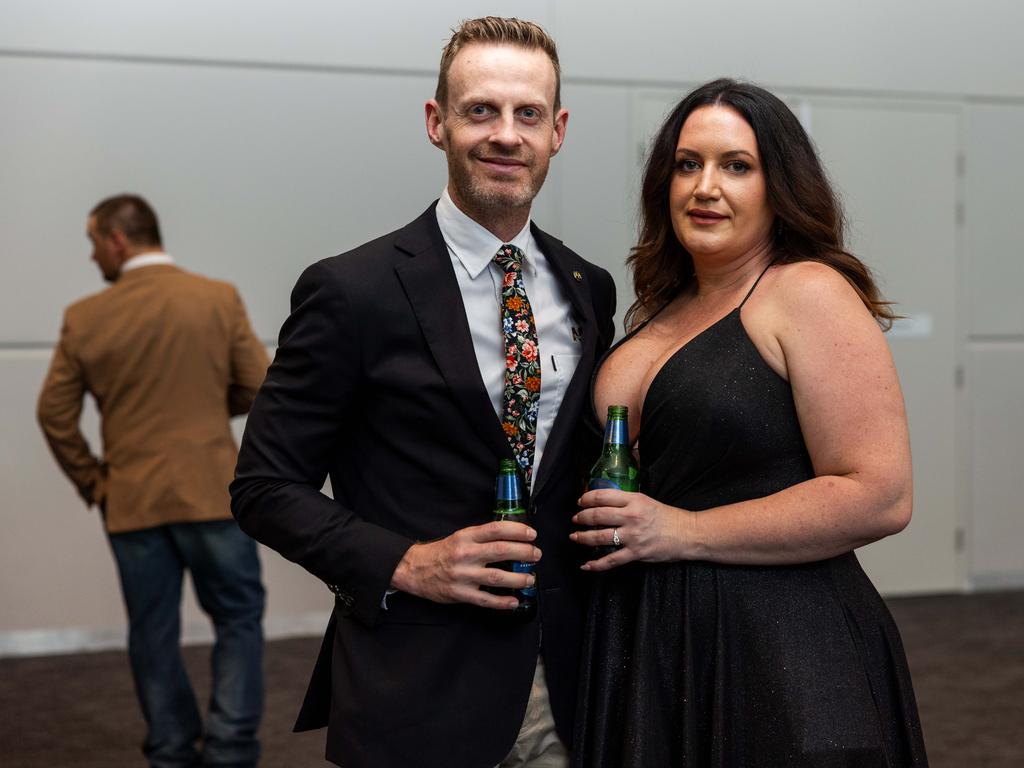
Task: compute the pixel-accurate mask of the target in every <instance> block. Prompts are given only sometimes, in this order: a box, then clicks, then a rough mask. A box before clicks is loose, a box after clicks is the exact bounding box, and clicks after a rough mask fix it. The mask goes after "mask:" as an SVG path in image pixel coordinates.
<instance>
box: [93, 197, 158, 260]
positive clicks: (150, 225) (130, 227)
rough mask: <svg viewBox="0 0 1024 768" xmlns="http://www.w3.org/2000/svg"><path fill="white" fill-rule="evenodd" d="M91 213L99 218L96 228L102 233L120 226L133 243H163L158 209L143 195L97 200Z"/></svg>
mask: <svg viewBox="0 0 1024 768" xmlns="http://www.w3.org/2000/svg"><path fill="white" fill-rule="evenodd" d="M89 215H90V216H91V217H93V218H94V219H95V221H96V231H97V232H99V233H100V234H101V235H109V234H110V233H111V232H112V231H113V230H115V229H116V230H118V231H119V232H122V233H123V234H124V236H125V237H126V238H127V239H128V242H129V243H131V244H132V245H137V246H149V245H151V246H156V247H160V246H162V243H161V240H160V224H159V222H158V221H157V219H156V212H155V211H154V210H153V208H152V206H151V205H150V204H149V203H147V202H146V201H145V200H144V199H143V198H142V197H140V196H139V195H129V194H125V195H115V196H114V197H108V198H107V199H106V200H101V201H100V202H99V203H97V204H96V207H95V208H93V209H92V211H90V212H89Z"/></svg>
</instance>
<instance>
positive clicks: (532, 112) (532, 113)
mask: <svg viewBox="0 0 1024 768" xmlns="http://www.w3.org/2000/svg"><path fill="white" fill-rule="evenodd" d="M519 114H520V115H522V116H523V117H524V118H526V119H527V120H536V119H537V118H539V117H540V112H538V111H537V110H536V109H534V108H533V107H526V108H524V109H522V110H520V112H519Z"/></svg>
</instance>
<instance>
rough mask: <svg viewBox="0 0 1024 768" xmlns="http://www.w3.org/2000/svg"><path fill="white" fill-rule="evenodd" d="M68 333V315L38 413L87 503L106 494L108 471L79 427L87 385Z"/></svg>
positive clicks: (55, 452)
mask: <svg viewBox="0 0 1024 768" xmlns="http://www.w3.org/2000/svg"><path fill="white" fill-rule="evenodd" d="M69 337H70V332H69V329H68V321H67V317H66V316H65V319H64V324H63V327H62V328H61V334H60V341H58V342H57V348H56V349H55V350H54V354H53V360H52V361H51V362H50V370H49V372H48V373H47V374H46V380H45V381H44V382H43V389H42V391H41V392H40V393H39V403H38V407H37V411H36V416H37V418H38V419H39V426H41V427H42V429H43V434H44V435H45V436H46V441H47V442H48V443H49V444H50V450H51V451H52V452H53V455H54V458H56V459H57V463H58V464H59V465H60V468H61V469H62V470H63V471H64V474H66V475H67V476H68V478H69V479H70V480H71V482H72V483H74V484H75V488H77V489H78V493H79V495H81V497H82V498H83V499H84V500H85V503H86V504H88V505H92V504H101V503H102V502H103V500H104V499H105V497H106V472H105V469H104V467H103V463H102V462H101V461H100V460H99V459H98V458H97V457H96V456H95V455H93V452H92V451H91V450H90V448H89V444H88V443H87V442H86V440H85V437H84V436H83V435H82V431H81V429H80V427H79V419H80V417H81V415H82V398H83V397H84V395H85V389H86V386H85V377H84V374H83V373H82V368H81V365H80V363H79V361H78V359H77V358H76V357H75V355H74V354H73V352H72V351H71V349H72V345H71V343H70V340H69Z"/></svg>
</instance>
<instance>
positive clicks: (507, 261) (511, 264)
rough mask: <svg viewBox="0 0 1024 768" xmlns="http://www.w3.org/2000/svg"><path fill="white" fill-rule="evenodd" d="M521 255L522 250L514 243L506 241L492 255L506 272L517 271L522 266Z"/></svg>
mask: <svg viewBox="0 0 1024 768" xmlns="http://www.w3.org/2000/svg"><path fill="white" fill-rule="evenodd" d="M523 255H524V254H523V252H522V250H520V249H519V248H517V247H516V246H514V245H511V244H509V243H506V244H504V245H502V246H501V248H499V249H498V253H497V254H496V255H495V256H494V260H495V261H496V262H498V266H499V267H501V268H502V269H504V270H505V271H506V272H518V271H519V270H521V269H522V268H523Z"/></svg>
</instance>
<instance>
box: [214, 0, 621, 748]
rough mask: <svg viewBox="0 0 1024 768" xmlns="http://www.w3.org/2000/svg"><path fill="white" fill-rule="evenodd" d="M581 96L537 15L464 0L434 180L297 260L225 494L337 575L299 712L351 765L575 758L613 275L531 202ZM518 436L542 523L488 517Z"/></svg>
mask: <svg viewBox="0 0 1024 768" xmlns="http://www.w3.org/2000/svg"><path fill="white" fill-rule="evenodd" d="M567 120H568V113H567V112H566V111H565V110H564V109H562V108H561V106H560V103H559V72H558V58H557V53H556V51H555V46H554V42H553V41H552V40H551V39H550V38H549V37H548V36H547V34H546V33H544V32H543V30H541V29H540V28H539V27H538V26H536V25H535V24H532V23H529V22H523V21H519V20H516V19H499V18H494V17H488V18H484V19H476V20H472V21H467V22H464V23H463V24H462V26H461V27H460V28H459V29H458V30H457V31H456V32H455V34H454V35H453V37H452V39H451V41H450V42H449V44H448V46H447V47H446V49H445V51H444V54H443V56H442V59H441V71H440V76H439V78H438V88H437V94H436V96H435V98H434V99H431V100H430V101H428V102H427V104H426V127H427V134H428V136H429V138H430V141H431V143H433V144H434V145H435V146H437V147H439V148H440V149H442V150H443V151H444V152H445V153H446V155H447V158H448V170H449V173H448V184H447V187H446V189H445V190H444V193H443V194H442V196H441V199H440V200H439V201H437V202H435V203H434V204H432V205H431V206H430V207H429V208H428V209H427V210H426V211H425V212H424V213H423V214H422V215H421V216H420V217H419V218H418V219H416V220H415V221H413V222H412V223H411V224H408V225H407V226H405V227H403V228H402V229H399V230H397V231H396V232H392V233H391V234H388V235H385V236H384V237H381V238H379V239H377V240H374V241H372V242H370V243H367V244H365V245H362V246H360V247H359V248H356V249H355V250H353V251H350V252H348V253H345V254H342V255H341V256H337V257H334V258H331V259H326V260H324V261H321V262H319V263H317V264H314V265H312V266H311V267H309V268H308V269H307V270H306V271H305V272H304V273H303V275H302V276H301V277H300V278H299V281H298V283H297V284H296V286H295V289H294V291H293V293H292V311H291V315H290V317H289V318H288V320H287V321H286V322H285V324H284V326H283V328H282V330H281V335H280V343H279V347H278V351H277V355H276V358H275V360H274V362H273V365H272V366H271V368H270V371H269V372H268V375H267V378H266V382H265V383H264V385H263V387H262V389H261V390H260V392H259V395H258V396H257V398H256V402H255V404H254V406H253V408H252V412H251V413H250V416H249V420H248V425H247V427H246V431H245V437H244V439H243V442H242V448H241V452H240V455H239V460H238V468H237V471H236V477H235V480H234V482H233V483H232V486H231V495H232V509H233V511H234V513H235V515H236V517H237V518H238V521H239V523H240V524H241V526H242V528H243V529H244V530H245V531H247V532H248V533H249V534H250V535H251V536H253V537H254V538H256V539H258V540H259V541H262V542H264V543H265V544H267V545H269V546H271V547H273V548H274V549H276V550H278V551H279V552H281V553H282V554H283V555H284V556H285V557H287V558H289V559H291V560H293V561H295V562H297V563H299V564H300V565H302V566H303V567H305V568H306V569H307V570H309V571H310V572H311V573H313V574H314V575H316V576H318V577H319V578H321V579H322V580H323V581H324V582H326V583H327V584H328V585H330V586H331V589H332V591H334V593H335V595H336V601H335V610H334V614H333V616H332V620H331V623H330V626H329V627H328V631H327V635H326V637H325V639H324V643H323V647H322V649H321V653H320V657H319V659H318V660H317V664H316V668H315V669H314V673H313V679H312V681H311V683H310V689H309V692H308V694H307V697H306V701H305V703H304V705H303V709H302V711H301V712H300V715H299V720H298V722H297V723H296V729H297V730H303V729H308V728H316V727H322V726H323V725H328V726H329V728H328V736H327V758H328V759H329V760H331V761H332V762H336V763H337V764H339V765H343V766H345V768H364V767H365V768H370V767H371V766H372V768H399V767H402V768H405V766H426V767H429V766H445V767H446V768H490V767H491V766H495V765H499V764H500V765H502V766H534V768H540V767H541V766H544V767H545V768H546V767H547V766H552V767H553V766H565V765H567V764H568V752H567V750H568V748H569V746H570V740H571V736H572V715H573V710H574V708H575V699H576V678H577V667H578V646H579V641H580V634H581V631H582V613H583V606H582V604H581V593H582V590H583V588H584V586H585V584H584V582H583V581H582V578H581V577H582V575H583V574H581V573H580V571H579V565H580V564H581V563H582V562H583V561H584V553H583V552H582V551H579V548H578V547H577V545H575V544H572V543H571V542H570V541H569V538H568V537H569V533H570V531H571V524H570V518H571V516H572V515H573V513H574V512H575V510H576V500H577V498H578V495H579V493H580V490H581V478H582V475H583V470H584V467H585V465H586V464H587V463H588V462H589V461H590V460H592V459H593V457H594V455H596V452H597V450H598V447H599V446H598V445H597V444H595V442H594V441H593V436H592V435H590V434H589V433H587V432H585V431H584V430H581V429H580V428H579V425H580V422H581V418H582V414H583V412H584V409H585V408H589V407H590V406H589V404H588V403H589V383H590V374H591V371H592V369H593V366H594V362H595V359H596V358H597V356H598V355H599V354H600V353H601V352H603V351H604V349H606V348H607V346H608V344H609V342H610V341H611V337H612V335H613V329H612V315H613V312H614V286H613V285H612V281H611V278H610V276H609V275H608V273H607V272H605V271H604V270H602V269H600V268H599V267H596V266H594V265H592V264H590V263H588V262H586V261H584V260H583V259H581V258H580V257H579V256H577V255H576V254H575V253H573V252H572V251H570V250H569V249H567V248H566V247H565V246H563V245H562V243H561V242H560V241H558V240H556V239H555V238H553V237H551V236H550V235H548V234H546V233H544V232H542V231H541V230H540V229H539V228H537V227H536V225H534V224H532V223H531V222H530V205H531V202H532V200H533V198H534V197H535V196H536V194H537V192H538V191H539V190H540V187H541V185H542V184H543V182H544V178H545V176H546V174H547V169H548V163H549V160H550V158H551V157H552V156H553V155H554V154H555V153H556V152H558V150H559V148H560V147H561V144H562V140H563V138H564V136H565V128H566V123H567ZM502 458H513V459H515V461H517V462H518V464H519V466H520V468H521V469H522V474H523V477H524V481H525V482H526V484H527V487H528V488H529V506H530V510H531V512H532V514H533V521H532V524H531V526H527V525H524V524H521V523H513V522H500V523H494V522H488V521H489V520H490V518H491V514H492V509H493V504H494V486H495V483H494V480H495V476H496V474H497V471H498V465H499V462H500V460H501V459H502ZM328 475H329V476H330V479H331V488H332V491H333V495H334V498H333V499H331V498H329V497H327V496H326V495H323V494H322V493H321V492H320V489H321V487H322V486H323V484H324V480H325V478H326V477H327V476H328ZM509 560H512V561H528V562H534V561H535V562H536V574H537V576H536V589H537V593H538V602H539V610H538V613H537V617H536V618H535V619H533V620H531V621H527V622H515V621H513V620H511V619H510V617H511V616H512V614H511V612H510V609H511V608H514V607H515V606H516V604H517V601H516V598H515V597H511V596H508V595H504V596H502V595H498V594H493V593H491V592H488V591H484V590H482V589H481V587H508V588H526V587H529V586H531V585H533V582H534V577H533V576H532V575H530V574H527V573H515V572H511V571H506V570H503V569H500V568H496V567H491V565H490V564H493V563H499V562H504V561H509ZM542 628H543V633H542V631H541V630H542ZM542 635H543V638H542Z"/></svg>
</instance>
